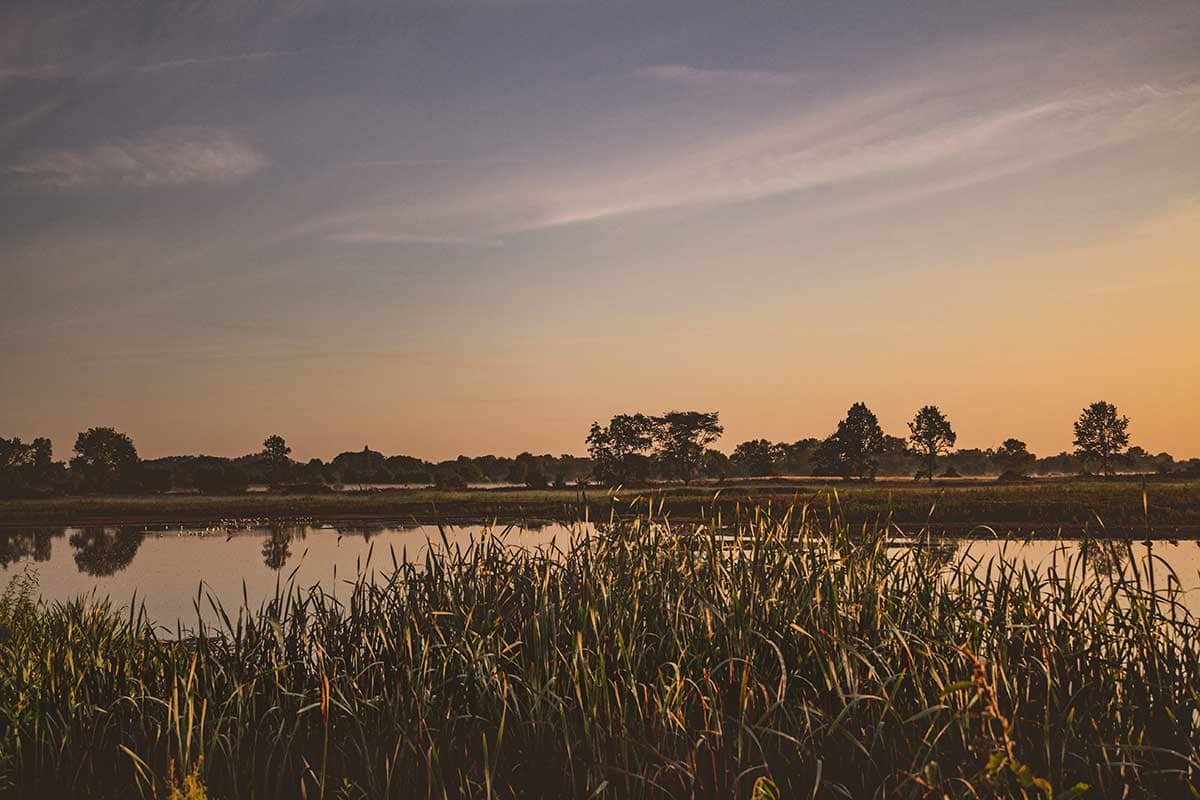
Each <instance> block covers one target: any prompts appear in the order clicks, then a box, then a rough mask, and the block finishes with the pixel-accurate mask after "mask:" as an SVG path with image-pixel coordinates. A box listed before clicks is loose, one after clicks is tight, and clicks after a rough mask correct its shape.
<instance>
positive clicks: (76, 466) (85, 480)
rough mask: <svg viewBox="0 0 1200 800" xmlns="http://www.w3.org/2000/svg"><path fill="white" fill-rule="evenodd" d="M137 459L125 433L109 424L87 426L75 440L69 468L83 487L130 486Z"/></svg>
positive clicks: (111, 489)
mask: <svg viewBox="0 0 1200 800" xmlns="http://www.w3.org/2000/svg"><path fill="white" fill-rule="evenodd" d="M140 463H141V462H140V460H139V459H138V454H137V448H135V447H134V446H133V441H132V440H131V439H130V438H129V437H128V436H126V435H125V434H123V433H119V432H118V431H115V430H113V429H112V428H89V429H88V430H87V431H85V432H84V433H81V434H79V437H78V438H77V439H76V440H75V457H74V458H72V459H71V472H72V474H74V475H76V476H77V477H78V479H79V480H80V482H81V484H82V485H83V487H84V488H87V489H90V490H93V491H100V492H107V491H113V490H115V489H130V488H132V487H133V485H134V483H135V482H136V476H137V472H138V465H139V464H140Z"/></svg>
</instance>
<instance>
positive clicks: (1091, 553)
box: [1081, 539, 1129, 581]
mask: <svg viewBox="0 0 1200 800" xmlns="http://www.w3.org/2000/svg"><path fill="white" fill-rule="evenodd" d="M1081 549H1082V550H1083V557H1084V559H1085V560H1086V561H1087V564H1088V566H1090V567H1091V568H1092V569H1094V570H1095V571H1096V572H1097V574H1100V575H1105V576H1107V577H1108V578H1109V580H1114V581H1116V580H1120V578H1121V577H1122V576H1123V575H1124V574H1125V567H1126V566H1127V565H1128V564H1129V543H1128V542H1123V541H1120V540H1114V541H1105V540H1096V539H1086V540H1084V542H1083V544H1082V545H1081Z"/></svg>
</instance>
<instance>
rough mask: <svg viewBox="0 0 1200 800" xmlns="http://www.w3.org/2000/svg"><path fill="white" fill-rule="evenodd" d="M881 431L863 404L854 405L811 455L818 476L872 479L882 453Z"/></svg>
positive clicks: (876, 418) (882, 438)
mask: <svg viewBox="0 0 1200 800" xmlns="http://www.w3.org/2000/svg"><path fill="white" fill-rule="evenodd" d="M883 445H884V436H883V428H881V427H879V418H878V417H876V416H875V414H874V412H872V411H871V409H869V408H867V406H866V403H855V404H854V405H852V406H850V410H849V411H847V412H846V418H845V419H843V420H842V421H841V422H839V423H838V426H837V430H836V431H834V432H833V434H832V435H830V436H829V438H827V439H826V440H825V441H823V442H821V444H820V445H818V446H817V449H816V450H815V451H814V452H813V466H814V468H815V470H814V471H815V472H816V473H817V474H818V475H840V476H841V477H843V478H850V477H853V476H857V477H862V478H874V477H875V473H876V472H878V471H879V457H880V455H881V454H882V453H883Z"/></svg>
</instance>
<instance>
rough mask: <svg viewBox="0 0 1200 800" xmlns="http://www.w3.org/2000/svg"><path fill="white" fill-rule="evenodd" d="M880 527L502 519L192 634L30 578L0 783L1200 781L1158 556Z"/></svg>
mask: <svg viewBox="0 0 1200 800" xmlns="http://www.w3.org/2000/svg"><path fill="white" fill-rule="evenodd" d="M894 534H895V531H894V530H893V529H891V527H890V526H889V525H888V524H887V523H880V524H877V525H873V526H857V527H851V526H849V525H847V524H845V523H843V522H841V521H840V520H839V519H838V517H837V515H836V513H831V514H829V515H822V516H821V518H820V519H818V518H817V517H816V516H815V515H813V514H812V513H811V512H810V510H808V509H789V510H788V511H786V512H784V513H782V515H781V516H780V515H775V516H773V515H772V514H771V513H770V512H769V511H767V510H765V509H759V510H757V511H756V512H754V513H752V514H751V515H750V516H749V518H743V520H742V521H740V522H738V523H737V524H736V525H734V526H733V527H732V529H729V528H725V529H723V530H722V531H720V532H718V531H717V526H716V525H714V524H710V523H699V524H691V525H688V526H687V527H685V528H682V529H681V528H676V527H673V526H671V525H670V524H669V523H667V522H666V521H665V520H655V519H653V518H650V517H645V518H641V519H638V520H635V521H634V522H632V523H625V524H619V525H615V526H613V527H611V528H608V529H605V530H603V531H602V532H600V533H597V534H593V535H590V536H585V535H583V534H582V533H581V534H580V536H579V537H578V538H577V539H576V541H575V542H574V544H573V546H572V547H570V548H564V549H563V550H562V551H559V552H544V551H530V550H527V549H522V548H517V547H513V546H511V544H510V542H508V541H506V536H505V535H495V536H491V535H489V536H485V537H483V538H482V539H481V540H480V541H479V542H478V543H477V544H474V545H472V546H470V547H467V548H451V547H449V546H443V547H435V548H433V549H431V550H430V551H429V553H428V554H427V555H426V556H425V558H424V560H423V561H422V562H419V563H405V562H404V561H403V560H402V559H401V558H399V557H396V556H395V554H393V556H392V557H391V558H388V557H387V556H386V555H384V557H383V558H382V559H380V558H376V559H375V561H376V563H375V564H374V567H373V568H374V569H376V570H380V569H382V573H378V572H377V573H376V574H375V576H374V580H368V579H366V578H365V577H362V576H360V577H358V578H356V579H354V580H351V581H347V582H346V583H345V584H343V585H342V586H339V587H338V588H337V590H336V592H333V593H329V592H323V591H321V590H319V589H303V588H300V587H295V586H291V585H289V584H287V583H286V582H285V583H283V584H282V585H281V586H280V588H279V590H278V591H277V592H276V596H275V598H274V599H273V600H271V601H269V602H267V603H266V604H264V605H263V606H261V607H260V608H257V609H248V608H245V607H242V608H240V609H232V610H227V609H225V608H223V607H222V606H221V605H220V604H219V602H218V601H217V600H216V598H212V597H204V596H200V597H198V600H197V603H198V606H197V618H198V619H199V618H200V614H199V612H200V604H204V605H205V606H207V607H208V612H209V618H213V617H212V615H213V614H215V615H216V618H218V619H220V620H221V622H220V624H218V625H216V626H212V625H207V626H205V625H199V624H198V625H197V627H196V628H195V629H194V630H191V631H188V630H183V629H177V630H175V631H170V632H168V631H163V630H161V629H156V628H155V627H154V626H153V625H152V624H151V622H150V621H148V620H147V619H146V618H145V616H144V614H142V613H141V612H140V611H139V608H138V607H137V605H136V604H131V605H130V606H125V607H121V606H117V605H114V604H113V603H112V602H111V601H109V600H108V599H104V598H82V599H79V600H77V601H74V602H70V603H66V604H56V605H49V606H48V605H44V604H41V603H39V602H37V601H36V600H34V599H32V598H33V597H35V596H36V593H35V592H34V591H33V590H32V588H31V587H30V586H29V585H28V584H25V585H20V584H19V583H18V584H14V585H13V586H10V588H9V591H8V592H7V593H6V594H5V595H4V598H3V600H2V601H0V781H2V783H0V787H2V788H0V792H3V793H5V794H6V795H7V796H13V797H56V796H77V797H89V798H108V797H112V798H118V797H119V798H130V797H138V796H141V797H158V798H168V797H172V798H177V797H184V796H188V797H193V798H196V797H202V796H203V797H208V798H289V800H290V799H291V798H298V797H300V798H346V799H349V798H385V797H396V798H434V797H437V798H457V797H489V798H490V797H497V798H510V797H530V798H665V797H697V798H754V799H755V800H766V799H767V798H796V797H806V798H807V797H847V798H871V797H880V798H882V797H899V798H923V797H939V798H940V797H954V798H958V797H963V798H968V797H1029V798H1057V799H1058V800H1063V799H1064V798H1071V797H1079V796H1086V797H1125V796H1129V797H1186V796H1197V794H1198V787H1200V762H1198V744H1200V740H1198V733H1197V732H1198V721H1200V714H1198V712H1200V695H1198V694H1197V691H1198V689H1200V638H1198V637H1197V633H1198V630H1197V620H1196V619H1194V618H1193V617H1192V616H1191V615H1190V614H1189V613H1188V612H1187V610H1186V609H1185V608H1184V607H1183V605H1182V604H1181V601H1180V592H1179V588H1178V582H1177V581H1175V580H1173V578H1172V576H1171V575H1170V574H1169V572H1168V571H1167V568H1166V566H1165V565H1164V564H1154V563H1153V562H1150V563H1149V564H1146V563H1145V562H1143V565H1144V566H1152V567H1153V569H1154V570H1156V572H1155V574H1154V575H1153V576H1151V574H1149V572H1148V571H1147V570H1145V569H1142V568H1139V567H1138V562H1137V560H1134V561H1131V562H1130V563H1131V565H1132V569H1131V570H1127V571H1123V572H1120V573H1113V572H1108V571H1105V570H1104V569H1100V568H1098V567H1097V566H1096V562H1095V561H1094V560H1090V559H1088V558H1086V557H1076V556H1072V555H1069V554H1064V555H1063V556H1062V558H1061V559H1059V560H1056V561H1055V562H1054V563H1052V564H1050V565H1048V566H1047V567H1045V568H1043V569H1038V570H1034V569H1031V568H1028V567H1024V566H1016V565H1013V564H1010V563H1004V562H1003V561H996V562H995V563H990V564H978V563H975V562H968V561H963V560H960V561H958V562H954V561H951V562H950V563H947V560H946V554H945V551H944V550H943V549H940V548H937V547H917V548H907V549H899V550H898V549H897V548H895V547H893V546H891V545H889V541H890V540H891V539H892V538H893V536H894ZM515 535H518V534H515V533H509V534H508V536H509V537H511V536H515ZM1106 546H1108V547H1119V546H1120V545H1111V544H1109V545H1106ZM377 555H378V554H377ZM380 562H386V563H385V564H381V563H380ZM363 572H364V574H365V573H366V570H365V569H364V570H363ZM181 590H184V587H181Z"/></svg>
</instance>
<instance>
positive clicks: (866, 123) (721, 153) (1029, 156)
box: [471, 81, 1200, 230]
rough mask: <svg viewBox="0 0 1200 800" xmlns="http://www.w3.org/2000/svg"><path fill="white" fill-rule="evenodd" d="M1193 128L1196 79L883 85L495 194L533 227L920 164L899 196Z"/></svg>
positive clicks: (904, 171) (762, 193) (877, 175)
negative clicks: (1013, 91) (1016, 91)
mask: <svg viewBox="0 0 1200 800" xmlns="http://www.w3.org/2000/svg"><path fill="white" fill-rule="evenodd" d="M1197 132H1200V81H1184V82H1180V83H1175V84H1144V85H1136V86H1130V87H1123V88H1120V89H1115V90H1104V91H1095V92H1078V91H1077V92H1071V93H1064V94H1061V95H1059V96H1056V97H1053V98H1050V99H1047V100H1044V101H1042V102H1033V103H1028V104H1016V105H993V106H991V107H988V108H984V109H981V110H975V111H972V112H970V113H962V111H961V109H960V108H959V101H957V100H956V99H954V97H953V96H950V97H947V96H946V95H943V94H940V93H938V92H899V93H892V92H883V93H880V94H877V95H871V96H867V97H863V98H855V99H849V100H846V101H842V102H839V103H837V104H835V105H833V106H831V107H829V108H826V109H823V110H817V111H811V112H806V113H802V114H799V115H797V116H796V117H794V118H793V119H791V120H787V121H785V122H783V123H781V124H776V125H772V126H770V127H767V128H764V129H761V130H751V131H748V132H744V133H741V134H735V135H731V136H728V137H725V138H723V139H722V140H720V141H717V142H715V143H709V144H707V145H704V146H699V147H694V148H691V149H690V150H686V151H683V152H673V153H670V154H668V155H666V156H663V157H661V158H658V159H654V160H649V161H647V160H642V161H639V162H636V163H629V164H625V165H621V166H620V167H617V168H610V167H607V166H606V167H605V168H603V169H600V170H597V171H595V172H589V173H588V174H586V175H579V174H575V175H570V176H566V175H564V176H558V177H555V176H553V175H551V176H546V177H543V178H542V179H539V180H537V181H525V182H518V183H517V185H515V186H511V187H506V188H505V189H504V190H503V191H502V193H501V194H498V195H497V196H496V197H495V202H496V203H497V205H498V206H500V205H504V206H507V207H508V208H514V209H523V213H524V216H525V218H524V219H512V220H511V221H510V222H511V225H512V226H513V227H514V228H516V229H520V230H535V229H541V228H549V227H556V226H562V225H572V224H580V223H587V222H593V221H597V220H602V219H606V218H610V217H615V216H619V215H626V214H633V213H638V212H647V211H656V210H664V209H670V208H677V207H683V206H705V205H713V204H723V203H734V202H744V201H750V200H757V199H762V198H766V197H770V196H773V195H778V194H785V193H790V192H797V191H802V190H805V189H809V188H813V187H816V186H822V185H844V184H849V183H852V182H866V181H871V180H877V179H885V178H890V177H893V176H895V177H900V176H904V177H906V178H910V179H911V178H914V177H917V178H919V177H920V176H921V175H927V176H928V177H927V179H926V180H925V183H926V184H928V185H927V186H925V187H924V188H917V189H912V188H908V189H906V190H905V193H903V194H899V195H898V194H896V192H895V188H894V187H891V188H888V189H886V190H885V191H886V192H887V193H889V194H891V195H893V196H894V199H895V201H902V200H903V198H904V197H905V196H907V197H915V196H920V195H921V194H922V192H925V193H928V192H932V191H943V190H947V189H952V188H958V187H962V186H966V185H970V184H972V183H976V182H980V181H984V180H992V179H995V178H998V177H1002V176H1004V175H1006V174H1011V173H1012V172H1015V171H1020V170H1025V169H1029V168H1031V167H1035V166H1037V165H1040V164H1048V163H1051V162H1054V161H1059V160H1062V159H1065V158H1070V157H1073V156H1076V155H1081V154H1083V153H1087V152H1090V151H1095V150H1098V149H1100V148H1104V147H1108V146H1112V145H1116V144H1121V143H1125V142H1130V141H1135V140H1138V139H1140V138H1143V137H1147V136H1152V135H1156V134H1164V133H1177V134H1178V133H1183V134H1193V133H1197ZM877 199H879V200H882V201H883V202H887V200H886V199H884V198H877ZM483 202H484V201H483V200H482V199H476V200H474V201H472V203H471V205H472V206H477V205H480V204H482V203H483Z"/></svg>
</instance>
